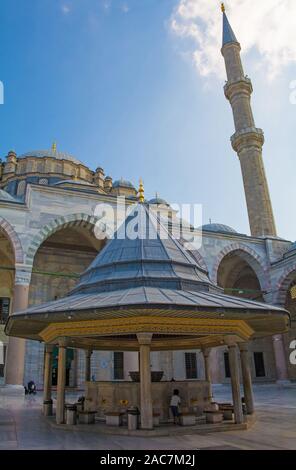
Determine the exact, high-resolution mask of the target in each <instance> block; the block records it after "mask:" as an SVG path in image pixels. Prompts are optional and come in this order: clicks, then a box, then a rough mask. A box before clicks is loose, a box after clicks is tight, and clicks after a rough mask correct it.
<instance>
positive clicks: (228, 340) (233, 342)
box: [223, 335, 238, 348]
mask: <svg viewBox="0 0 296 470" xmlns="http://www.w3.org/2000/svg"><path fill="white" fill-rule="evenodd" d="M223 339H224V343H225V344H226V346H228V347H229V348H231V347H236V346H237V343H238V338H237V336H231V335H229V336H224V338H223Z"/></svg>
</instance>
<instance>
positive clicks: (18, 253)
mask: <svg viewBox="0 0 296 470" xmlns="http://www.w3.org/2000/svg"><path fill="white" fill-rule="evenodd" d="M0 232H3V233H4V235H5V236H6V237H7V238H8V239H9V241H10V243H11V246H12V248H13V252H14V258H15V263H20V264H22V263H23V262H24V252H23V247H22V244H21V241H20V239H19V237H18V234H17V233H16V231H15V230H14V228H13V227H12V225H10V223H9V222H7V220H5V219H3V217H0Z"/></svg>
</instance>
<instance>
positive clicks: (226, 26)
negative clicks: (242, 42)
mask: <svg viewBox="0 0 296 470" xmlns="http://www.w3.org/2000/svg"><path fill="white" fill-rule="evenodd" d="M221 10H222V13H223V44H222V47H223V46H225V45H226V44H230V43H231V42H236V43H237V44H239V42H238V40H237V39H236V36H235V34H234V32H233V29H232V27H231V26H230V23H229V21H228V18H227V15H226V13H225V5H224V3H221Z"/></svg>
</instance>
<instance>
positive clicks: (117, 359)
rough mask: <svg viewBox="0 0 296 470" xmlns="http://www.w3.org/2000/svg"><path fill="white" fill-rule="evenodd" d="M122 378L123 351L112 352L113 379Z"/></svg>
mask: <svg viewBox="0 0 296 470" xmlns="http://www.w3.org/2000/svg"><path fill="white" fill-rule="evenodd" d="M123 379H124V368H123V352H115V353H114V380H123Z"/></svg>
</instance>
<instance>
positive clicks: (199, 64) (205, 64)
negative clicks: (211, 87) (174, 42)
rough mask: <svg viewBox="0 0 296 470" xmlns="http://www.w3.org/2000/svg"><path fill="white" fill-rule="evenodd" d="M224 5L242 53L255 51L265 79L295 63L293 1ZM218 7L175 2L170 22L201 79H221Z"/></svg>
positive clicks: (245, 0)
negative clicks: (214, 77) (212, 76)
mask: <svg viewBox="0 0 296 470" xmlns="http://www.w3.org/2000/svg"><path fill="white" fill-rule="evenodd" d="M225 4H226V10H227V15H228V19H229V21H230V23H231V25H232V28H233V30H234V32H235V34H236V36H237V38H238V40H239V42H240V43H241V46H242V53H243V54H246V53H248V52H249V51H250V50H251V49H253V48H254V49H256V50H257V51H258V52H259V54H260V56H261V58H262V62H263V65H264V66H265V68H266V69H267V73H268V77H269V78H273V77H274V76H276V75H277V74H278V73H280V71H281V69H282V68H283V67H284V66H286V65H288V64H290V63H291V62H292V61H296V28H295V18H296V1H295V0H260V1H256V2H255V1H254V0H252V1H250V0H229V1H228V2H225ZM219 5H220V2H218V0H216V1H209V0H179V3H178V5H177V7H176V8H175V10H174V12H173V14H172V17H171V19H170V26H171V30H172V31H173V32H174V33H175V34H176V35H177V36H179V37H181V38H183V39H184V45H185V44H186V47H187V45H188V48H189V51H190V54H191V57H192V60H193V62H194V64H195V66H196V68H197V70H198V72H199V74H200V75H202V76H208V75H210V74H215V75H218V76H219V77H221V76H224V75H225V72H224V68H223V61H222V60H221V56H220V52H219V51H220V49H221V42H222V13H221V11H219Z"/></svg>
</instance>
